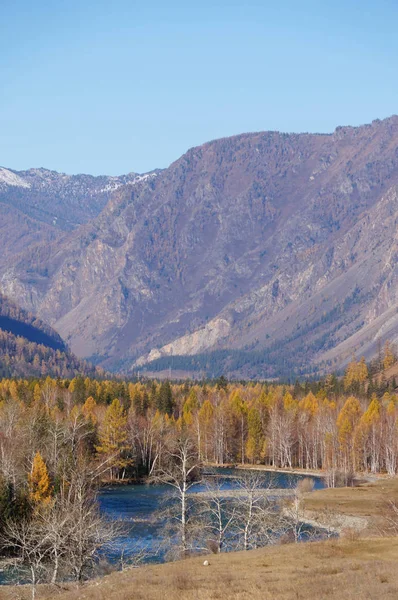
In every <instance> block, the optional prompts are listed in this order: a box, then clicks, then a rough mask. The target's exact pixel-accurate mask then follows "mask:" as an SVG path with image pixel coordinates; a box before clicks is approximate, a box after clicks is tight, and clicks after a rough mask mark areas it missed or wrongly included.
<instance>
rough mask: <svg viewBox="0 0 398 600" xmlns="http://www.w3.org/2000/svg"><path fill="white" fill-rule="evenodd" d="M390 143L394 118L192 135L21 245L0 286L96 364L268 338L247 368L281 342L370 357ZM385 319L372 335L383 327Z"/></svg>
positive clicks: (388, 220) (288, 347) (319, 356)
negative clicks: (72, 224) (31, 245)
mask: <svg viewBox="0 0 398 600" xmlns="http://www.w3.org/2000/svg"><path fill="white" fill-rule="evenodd" d="M397 148H398V117H397V116H393V117H391V118H389V119H386V120H384V121H380V120H375V121H373V122H372V123H371V124H369V125H365V126H361V127H357V128H355V127H349V126H348V127H338V128H336V130H335V131H334V132H333V133H331V134H307V133H303V134H281V133H278V132H259V133H251V134H241V135H238V136H232V137H230V138H223V139H220V140H213V141H211V142H207V143H206V144H203V145H202V146H198V147H195V148H192V149H190V150H188V152H187V153H186V154H184V155H183V156H182V157H180V158H179V159H178V160H177V161H175V162H174V163H172V164H171V165H170V167H169V168H168V169H165V170H163V171H161V172H158V173H157V175H156V176H155V177H150V178H147V179H145V180H143V181H138V182H136V183H135V184H131V183H130V184H125V185H122V186H120V187H119V188H118V189H116V190H115V191H114V192H113V193H112V195H111V196H110V198H109V200H108V202H107V204H106V205H105V207H104V208H103V210H102V211H101V212H100V213H99V214H98V215H97V216H96V217H94V219H91V220H89V221H88V222H87V223H85V224H84V223H83V224H82V225H80V226H79V227H78V228H76V229H75V230H74V231H72V232H70V233H69V232H66V233H65V234H64V235H63V237H62V238H56V239H55V240H52V241H51V242H50V243H49V244H45V245H43V244H42V245H40V244H38V246H37V249H36V250H35V252H36V255H35V256H32V253H29V254H26V253H24V252H22V253H21V254H20V255H19V257H18V260H17V261H15V262H14V263H12V264H8V265H7V266H6V267H5V268H2V269H0V274H1V288H2V289H3V291H4V292H5V293H7V294H8V295H9V296H11V297H14V298H18V299H20V300H21V302H22V304H23V305H24V306H25V307H29V308H31V309H33V310H35V311H36V312H37V313H38V314H39V315H40V316H41V317H42V318H43V319H45V320H48V321H49V322H50V323H51V324H52V325H53V326H55V327H56V328H57V329H58V330H59V331H60V333H61V334H62V335H63V337H66V339H67V341H68V343H71V345H72V348H73V349H74V350H75V351H77V352H78V353H79V354H80V355H84V356H90V355H97V356H98V357H101V359H102V360H103V364H105V365H106V366H113V367H115V368H120V365H123V368H131V367H132V366H133V365H134V364H137V361H139V362H138V365H140V366H142V365H143V364H144V363H145V362H147V361H148V359H150V358H154V357H156V358H160V357H162V356H163V357H167V356H168V355H169V354H170V355H172V354H174V355H175V354H176V353H177V354H178V353H180V354H183V355H187V354H188V355H189V354H190V353H193V354H197V353H198V352H212V351H218V350H223V351H224V350H228V349H235V350H237V351H238V350H239V352H241V351H242V352H243V351H255V352H266V351H267V348H271V349H272V350H271V351H270V352H272V354H273V358H272V357H270V356H269V360H270V361H271V363H270V365H271V366H269V368H268V366H267V364H265V363H264V364H263V365H262V367H261V369H263V372H265V373H266V374H267V375H270V376H272V375H273V374H274V372H275V368H274V367H272V364H276V363H279V362H280V356H281V355H282V353H283V352H282V345H283V344H285V352H287V353H289V356H293V357H296V364H297V365H298V362H300V363H301V362H307V363H308V364H312V365H314V364H319V363H323V362H324V363H325V364H327V365H328V366H329V367H331V368H332V367H333V368H334V367H337V366H339V365H340V364H342V362H344V361H345V360H346V359H347V355H348V354H350V353H352V351H358V350H360V349H361V347H364V348H365V350H366V352H368V353H371V352H373V348H374V345H375V344H376V343H377V340H376V336H377V335H378V332H376V333H369V332H370V331H371V329H372V323H373V322H374V321H375V320H377V319H380V318H381V317H382V315H383V314H385V316H386V319H387V316H388V314H389V311H390V312H391V311H392V310H393V307H394V306H395V303H396V301H397V297H396V295H395V291H394V290H395V287H396V274H395V259H396V255H395V241H394V240H395V229H394V228H395V219H396V214H398V208H397V203H396V189H397V188H396V186H397V185H398V150H397ZM373 225H374V226H373ZM383 234H384V237H383ZM366 236H367V237H369V236H370V239H371V244H370V245H369V244H368V243H367V237H366ZM383 252H384V253H387V254H388V253H390V255H391V260H390V271H391V272H389V273H388V272H387V271H388V268H387V267H386V265H382V261H383V255H382V253H383ZM380 265H382V277H384V278H385V280H384V282H383V281H381V278H380V273H379V270H380ZM386 269H387V270H386ZM386 281H388V285H387V284H386V285H385V286H384V287H383V283H385V282H386ZM380 294H381V295H380ZM381 297H384V303H381V302H380V298H381ZM386 319H385V322H384V321H383V319H382V321H383V323H384V325H383V327H384V329H386V332H385V334H383V335H389V334H390V333H391V334H392V337H394V336H397V335H398V331H397V330H396V328H395V321H394V319H393V320H392V321H391V319H390V325H386V324H385V323H387V320H386ZM366 328H368V329H367V330H366ZM300 330H301V331H300ZM361 330H363V332H364V334H365V338H366V339H365V338H364V339H362V338H361V335H359V332H360V331H361ZM366 331H368V334H366ZM347 340H351V342H347ZM278 344H280V345H281V348H280V349H278V348H277V346H278ZM342 344H343V346H341V345H342ZM344 344H346V346H347V347H345V346H344ZM361 344H362V345H361ZM300 347H301V348H303V356H302V358H301V357H300V358H299V359H298V358H297V353H298V348H300ZM335 348H337V349H338V348H340V349H341V351H340V350H338V351H334V349H335ZM168 353H169V354H168ZM268 354H269V353H268ZM271 358H272V360H271ZM272 361H274V362H272ZM275 361H276V363H275ZM293 362H294V361H293ZM138 365H137V366H138ZM245 370H246V371H250V372H252V370H251V369H250V368H249V367H247V368H246V367H243V370H242V373H243V374H244V373H245Z"/></svg>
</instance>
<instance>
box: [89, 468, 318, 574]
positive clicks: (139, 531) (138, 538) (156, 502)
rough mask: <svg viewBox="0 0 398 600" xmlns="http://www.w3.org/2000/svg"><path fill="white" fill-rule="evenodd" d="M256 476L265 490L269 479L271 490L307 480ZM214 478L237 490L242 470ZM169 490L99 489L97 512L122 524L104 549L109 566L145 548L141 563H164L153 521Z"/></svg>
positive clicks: (200, 488)
mask: <svg viewBox="0 0 398 600" xmlns="http://www.w3.org/2000/svg"><path fill="white" fill-rule="evenodd" d="M256 473H258V474H260V476H261V478H262V480H263V484H264V487H268V485H269V483H270V480H271V479H272V487H274V488H279V489H288V488H292V487H295V485H296V484H297V482H298V481H299V480H301V479H306V478H308V477H305V476H301V475H291V474H287V473H277V474H274V473H269V472H266V471H256ZM216 475H217V477H218V478H219V479H220V480H221V483H222V489H224V490H234V489H237V484H236V480H235V479H234V478H235V477H242V470H233V469H217V470H216ZM323 487H324V483H323V479H321V478H319V477H318V478H314V488H315V489H321V488H323ZM204 489H205V487H204V486H203V485H200V484H199V485H196V486H194V487H193V488H191V491H190V493H195V492H200V491H203V490H204ZM170 491H171V488H170V486H167V485H125V486H123V485H118V486H109V487H105V488H102V489H101V491H100V494H99V503H100V507H101V510H102V511H103V513H104V514H106V515H107V516H108V517H109V518H110V519H113V520H115V521H118V522H119V523H121V524H122V525H123V535H122V536H120V537H119V538H117V540H116V542H115V543H114V544H113V546H112V548H110V549H107V551H106V557H107V559H108V560H110V561H111V562H113V563H116V562H119V561H120V557H121V556H122V555H123V556H125V557H126V559H128V558H129V557H131V556H132V555H135V554H137V553H138V552H139V551H140V550H141V551H142V550H143V549H145V550H146V551H147V553H148V555H147V557H146V558H145V562H158V561H162V560H164V551H162V550H160V551H159V548H160V547H161V546H162V542H163V541H164V540H163V523H162V521H161V520H159V519H155V518H154V517H155V515H156V512H157V511H158V510H159V509H161V508H162V507H163V506H164V504H165V502H167V499H168V497H169V494H170Z"/></svg>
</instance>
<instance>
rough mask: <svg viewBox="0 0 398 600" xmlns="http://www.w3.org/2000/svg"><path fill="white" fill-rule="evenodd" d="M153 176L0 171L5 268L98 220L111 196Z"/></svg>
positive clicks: (0, 251)
mask: <svg viewBox="0 0 398 600" xmlns="http://www.w3.org/2000/svg"><path fill="white" fill-rule="evenodd" d="M147 176H148V175H138V174H137V173H129V174H128V175H122V176H120V177H106V176H104V177H93V176H92V175H66V174H65V173H57V172H56V171H49V170H48V169H29V170H28V171H13V170H11V169H6V168H4V167H0V264H4V263H5V262H7V261H11V263H12V260H13V256H14V255H15V254H16V253H18V252H20V251H23V250H25V249H27V248H29V249H30V248H31V247H32V246H33V245H34V244H36V243H42V242H49V241H53V240H55V239H58V238H59V237H61V235H62V234H63V233H64V232H67V231H71V230H73V229H75V228H76V227H78V226H79V225H81V224H82V223H86V222H87V221H89V220H90V219H93V218H94V217H96V216H97V215H98V214H99V213H100V212H101V210H102V209H103V208H104V207H105V205H106V203H107V202H108V200H109V198H110V196H111V194H112V192H114V191H115V190H116V189H118V188H119V187H120V186H122V185H125V184H126V183H135V182H137V181H140V180H141V179H142V178H143V177H144V178H145V177H147Z"/></svg>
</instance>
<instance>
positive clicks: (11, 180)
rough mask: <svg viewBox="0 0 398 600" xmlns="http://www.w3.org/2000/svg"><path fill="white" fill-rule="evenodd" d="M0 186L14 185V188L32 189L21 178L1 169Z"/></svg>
mask: <svg viewBox="0 0 398 600" xmlns="http://www.w3.org/2000/svg"><path fill="white" fill-rule="evenodd" d="M0 184H4V185H12V186H14V187H22V188H30V184H29V183H28V182H27V181H25V180H24V179H22V177H19V175H17V174H16V173H13V172H12V171H9V170H8V169H4V167H0Z"/></svg>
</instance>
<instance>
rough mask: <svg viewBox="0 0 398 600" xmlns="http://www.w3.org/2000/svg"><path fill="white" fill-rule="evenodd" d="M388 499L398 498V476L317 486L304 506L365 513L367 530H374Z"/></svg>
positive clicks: (356, 513)
mask: <svg viewBox="0 0 398 600" xmlns="http://www.w3.org/2000/svg"><path fill="white" fill-rule="evenodd" d="M388 499H391V500H395V501H396V502H398V478H393V479H391V478H387V477H386V478H379V479H378V480H376V481H374V482H372V483H369V482H363V483H362V484H360V485H359V486H358V487H353V488H330V489H326V490H317V491H315V492H313V493H311V494H310V495H308V496H307V498H306V499H305V509H306V510H308V511H311V512H315V513H316V512H319V513H321V512H322V511H325V510H326V511H330V512H331V513H333V512H334V513H339V514H343V515H348V516H356V517H364V518H366V519H367V520H368V522H369V528H368V533H373V534H374V533H378V531H379V529H378V528H379V526H380V525H381V516H382V514H383V512H385V509H386V502H387V500H388Z"/></svg>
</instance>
